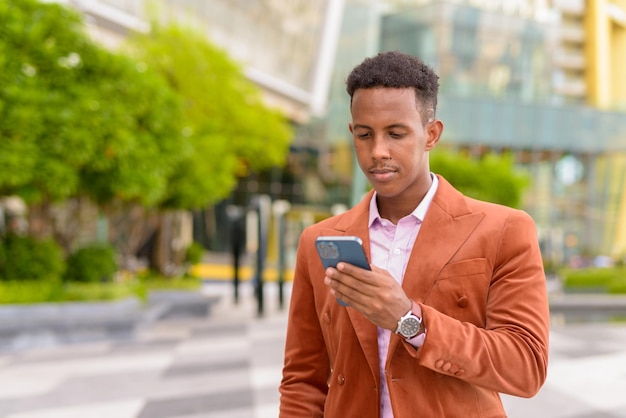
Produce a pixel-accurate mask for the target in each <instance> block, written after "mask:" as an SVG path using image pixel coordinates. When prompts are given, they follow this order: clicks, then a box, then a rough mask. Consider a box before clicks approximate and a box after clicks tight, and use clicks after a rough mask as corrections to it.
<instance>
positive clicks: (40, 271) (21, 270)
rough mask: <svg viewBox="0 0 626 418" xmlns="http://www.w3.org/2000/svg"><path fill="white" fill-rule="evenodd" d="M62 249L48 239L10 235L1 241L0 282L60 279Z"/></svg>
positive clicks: (63, 264)
mask: <svg viewBox="0 0 626 418" xmlns="http://www.w3.org/2000/svg"><path fill="white" fill-rule="evenodd" d="M64 270H65V262H64V260H63V250H62V249H61V247H60V246H59V245H58V244H57V243H56V242H54V241H53V240H51V239H45V240H37V239H35V238H33V237H29V236H18V235H15V234H9V235H7V236H5V237H4V238H2V239H1V240H0V280H32V279H44V278H59V277H61V275H62V274H63V271H64Z"/></svg>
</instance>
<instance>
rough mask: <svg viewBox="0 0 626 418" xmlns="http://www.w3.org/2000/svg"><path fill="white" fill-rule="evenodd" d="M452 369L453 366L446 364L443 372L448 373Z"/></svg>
mask: <svg viewBox="0 0 626 418" xmlns="http://www.w3.org/2000/svg"><path fill="white" fill-rule="evenodd" d="M450 367H452V364H450V363H446V364H444V365H443V367H442V368H441V370H443V371H444V372H447V371H448V370H450Z"/></svg>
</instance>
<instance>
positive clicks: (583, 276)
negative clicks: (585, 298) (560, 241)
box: [561, 267, 626, 293]
mask: <svg viewBox="0 0 626 418" xmlns="http://www.w3.org/2000/svg"><path fill="white" fill-rule="evenodd" d="M561 276H562V277H563V285H564V286H565V288H566V289H570V290H584V291H602V292H609V293H626V268H623V267H611V268H598V267H593V268H585V269H578V270H570V269H566V270H563V271H562V272H561Z"/></svg>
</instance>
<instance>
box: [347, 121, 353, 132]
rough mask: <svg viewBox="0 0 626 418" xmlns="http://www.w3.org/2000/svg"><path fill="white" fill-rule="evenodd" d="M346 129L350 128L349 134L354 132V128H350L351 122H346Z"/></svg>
mask: <svg viewBox="0 0 626 418" xmlns="http://www.w3.org/2000/svg"><path fill="white" fill-rule="evenodd" d="M348 129H349V130H350V133H351V134H353V133H354V128H352V122H348Z"/></svg>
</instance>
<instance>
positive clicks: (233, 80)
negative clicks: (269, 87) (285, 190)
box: [130, 24, 292, 207]
mask: <svg viewBox="0 0 626 418" xmlns="http://www.w3.org/2000/svg"><path fill="white" fill-rule="evenodd" d="M130 48H131V50H132V51H133V54H134V55H135V56H137V57H138V58H139V59H141V60H142V61H143V62H145V63H147V64H148V66H149V67H151V68H154V69H155V70H156V71H158V72H159V73H161V74H163V76H164V77H165V78H166V79H167V80H168V82H169V84H170V86H171V87H172V88H173V89H174V90H176V91H177V92H178V93H179V95H180V96H181V98H182V100H183V103H184V110H183V116H184V123H185V126H186V128H185V133H186V134H187V135H188V138H189V140H190V142H191V144H192V146H193V149H194V152H193V153H189V154H187V156H186V158H185V159H184V160H183V161H181V162H179V164H178V166H177V169H176V172H175V174H174V176H173V177H172V181H171V183H170V188H169V192H168V197H167V199H166V200H165V206H170V207H198V206H203V205H206V204H207V203H212V202H215V201H217V200H219V199H222V198H224V197H226V196H227V195H228V194H229V193H230V192H231V190H232V188H233V187H234V185H235V183H236V180H237V177H240V176H243V175H246V174H247V173H248V171H249V170H254V171H259V170H263V169H267V168H270V167H274V166H280V165H282V164H284V161H285V158H286V156H287V154H288V151H289V142H290V140H291V139H292V130H291V127H290V125H289V123H288V121H287V120H286V119H285V117H284V116H283V115H282V114H281V113H279V112H278V111H276V110H273V109H270V108H268V107H267V106H266V105H264V104H263V102H262V100H261V95H260V91H259V89H258V88H257V87H256V86H255V85H253V84H252V83H251V82H250V81H248V80H247V79H246V78H245V76H244V75H243V72H242V70H241V68H240V67H239V66H238V65H237V64H236V63H235V62H234V61H233V60H232V59H230V58H229V56H228V54H227V53H226V52H225V51H223V50H221V49H219V48H218V47H216V46H215V45H213V44H212V43H210V42H209V41H207V39H206V36H205V35H203V34H201V33H199V32H196V31H194V30H192V29H184V28H181V27H178V26H175V25H170V26H166V27H162V26H159V25H158V24H153V27H152V30H151V31H150V33H149V34H147V35H141V36H137V37H135V38H134V39H132V42H131V44H130Z"/></svg>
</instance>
